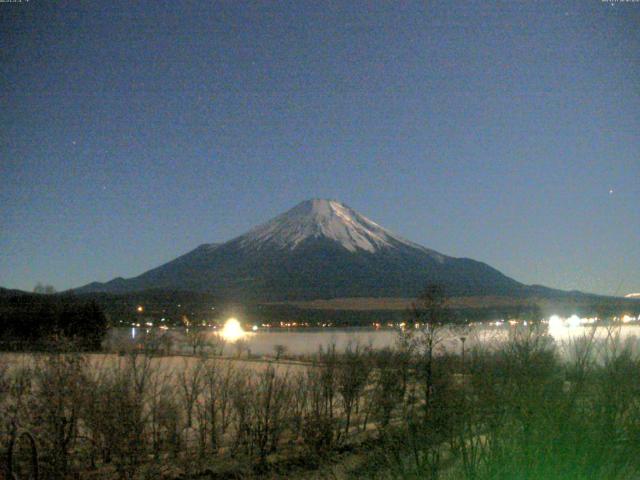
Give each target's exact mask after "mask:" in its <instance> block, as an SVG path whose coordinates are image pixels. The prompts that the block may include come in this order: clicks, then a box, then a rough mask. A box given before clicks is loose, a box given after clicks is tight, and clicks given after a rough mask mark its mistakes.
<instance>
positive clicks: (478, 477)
mask: <svg viewBox="0 0 640 480" xmlns="http://www.w3.org/2000/svg"><path fill="white" fill-rule="evenodd" d="M421 300H422V304H421V305H420V306H419V307H416V308H415V309H414V310H413V312H412V315H411V319H410V320H411V321H409V322H407V325H406V329H405V330H404V331H403V332H402V333H400V334H399V335H398V341H397V344H396V345H395V346H394V347H393V348H387V349H382V350H373V349H371V348H369V347H365V346H362V345H357V344H351V345H349V346H348V347H347V348H346V350H345V351H343V352H338V351H336V348H335V347H334V346H329V347H327V348H324V349H321V350H319V351H318V352H317V353H316V354H315V355H314V356H313V357H312V358H311V359H310V361H308V362H307V363H301V362H293V363H292V362H286V364H285V363H282V361H281V360H282V359H283V357H284V356H285V354H286V348H285V347H284V346H282V348H277V349H276V351H275V352H274V358H273V359H272V361H264V360H262V361H259V362H256V361H251V362H247V361H244V360H238V359H230V358H223V357H221V352H222V349H215V348H214V349H204V348H200V347H201V345H200V343H199V342H196V341H195V340H197V339H198V338H200V337H199V336H198V335H194V336H193V338H194V344H193V350H192V353H193V355H192V356H190V357H170V356H165V355H166V352H167V349H166V348H164V347H163V342H162V341H161V340H162V339H161V338H158V337H154V336H153V335H152V336H149V337H148V338H147V339H146V340H145V342H146V343H145V344H143V345H136V346H131V347H130V349H129V350H126V351H124V350H123V351H120V353H119V354H118V355H116V354H88V353H84V351H85V350H86V347H87V343H86V341H83V340H80V344H79V348H77V347H78V344H77V343H67V340H64V338H65V337H60V336H58V337H57V341H56V342H54V343H51V342H50V343H41V344H39V345H40V346H42V345H47V346H48V350H47V351H45V352H40V353H34V354H8V353H6V354H3V355H2V356H0V362H1V363H0V463H1V465H2V472H3V475H4V478H8V479H14V478H15V479H26V478H47V479H49V478H50V479H63V478H97V479H98V478H120V479H145V478H166V479H173V478H185V479H186V478H276V477H287V478H290V477H297V478H310V477H311V476H312V475H314V476H315V477H316V478H379V479H413V478H415V479H417V478H421V479H422V478H427V479H438V478H441V479H469V480H483V479H505V480H506V479H569V480H570V479H593V478H598V479H612V480H613V479H629V478H638V477H640V455H639V453H640V441H639V440H640V396H639V395H638V394H639V393H640V356H639V355H638V353H637V349H636V344H635V343H634V342H635V339H633V340H634V342H632V341H626V342H623V341H622V340H621V339H620V336H619V332H620V329H619V327H616V325H615V324H608V326H607V327H594V329H593V330H592V331H591V332H590V334H587V335H586V336H583V337H581V338H579V339H574V340H572V341H570V342H567V343H563V344H562V345H558V344H556V343H555V342H554V341H553V339H552V338H551V337H549V336H548V335H546V333H545V329H544V328H543V327H544V326H543V325H540V324H538V323H537V322H536V321H531V322H530V323H529V324H528V326H527V327H519V328H515V329H513V330H512V333H511V337H510V339H509V340H508V341H506V342H505V341H502V342H500V343H496V344H494V345H492V344H489V343H487V342H469V344H473V345H474V347H473V348H472V349H470V350H468V351H466V352H465V351H464V348H462V349H461V351H460V352H459V353H458V354H451V353H450V352H449V353H447V352H446V351H445V350H444V348H443V341H444V340H445V339H444V338H443V336H444V335H445V334H446V335H450V334H451V332H452V331H455V328H454V329H452V328H451V323H452V321H453V319H452V318H449V314H448V313H447V312H448V311H447V309H446V308H445V303H446V299H445V298H444V296H443V295H442V293H441V292H440V291H439V290H438V289H437V288H434V289H431V290H427V291H426V292H425V295H424V296H423V297H422V299H421ZM60 311H61V312H65V311H68V310H64V309H63V310H60ZM59 318H65V317H63V316H61V317H59ZM69 318H76V317H73V316H71V317H69ZM533 320H535V319H533ZM70 325H79V322H75V321H74V322H71V323H70ZM445 326H446V328H445ZM595 328H601V329H603V328H604V329H606V331H605V333H606V335H604V336H602V335H599V338H600V340H596V335H595V333H596V332H595ZM457 335H458V336H459V338H460V341H461V346H462V347H464V345H465V342H464V339H466V336H468V335H469V332H468V331H465V327H464V326H461V327H460V330H459V332H458V334H457ZM75 341H76V342H77V341H78V338H77V337H76V340H75ZM140 347H141V348H140ZM0 478H2V476H0Z"/></svg>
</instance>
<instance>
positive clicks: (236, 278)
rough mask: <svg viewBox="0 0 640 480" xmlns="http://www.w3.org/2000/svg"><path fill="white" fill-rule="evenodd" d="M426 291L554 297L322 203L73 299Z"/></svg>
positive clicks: (278, 296) (375, 294) (328, 202)
mask: <svg viewBox="0 0 640 480" xmlns="http://www.w3.org/2000/svg"><path fill="white" fill-rule="evenodd" d="M428 283H439V284H442V285H443V286H445V288H446V289H447V291H448V292H449V293H450V294H451V295H459V296H465V295H509V296H523V295H528V294H533V292H546V294H553V292H558V291H555V290H552V289H546V288H544V287H528V286H525V285H523V284H521V283H519V282H517V281H515V280H513V279H511V278H509V277H507V276H505V275H504V274H502V273H500V272H499V271H498V270H496V269H494V268H492V267H490V266H489V265H487V264H485V263H482V262H478V261H476V260H471V259H468V258H454V257H449V256H447V255H443V254H441V253H438V252H436V251H434V250H430V249H428V248H425V247H423V246H420V245H418V244H416V243H413V242H410V241H408V240H405V239H404V238H401V237H399V236H397V235H395V234H393V233H392V232H390V231H389V230H386V229H385V228H383V227H381V226H380V225H378V224H377V223H375V222H373V221H372V220H369V219H368V218H366V217H365V216H363V215H361V214H359V213H358V212H356V211H355V210H353V209H351V208H349V207H348V206H346V205H344V204H342V203H339V202H337V201H333V200H324V199H313V200H307V201H304V202H302V203H300V204H298V205H296V206H295V207H293V208H292V209H291V210H289V211H287V212H285V213H283V214H281V215H279V216H277V217H275V218H274V219H272V220H270V221H268V222H267V223H265V224H263V225H260V226H258V227H256V228H254V229H252V230H250V231H249V232H247V233H246V234H244V235H241V236H239V237H237V238H234V239H232V240H229V241H228V242H226V243H222V244H205V245H201V246H199V247H198V248H196V249H195V250H193V251H191V252H189V253H187V254H185V255H183V256H181V257H179V258H177V259H175V260H173V261H170V262H168V263H166V264H164V265H161V266H159V267H157V268H154V269H152V270H149V271H147V272H145V273H143V274H141V275H139V276H137V277H134V278H130V279H123V278H116V279H114V280H111V281H110V282H106V283H97V282H94V283H90V284H88V285H85V286H84V287H81V288H78V289H76V290H75V292H77V293H88V292H108V293H130V292H136V291H143V290H150V289H157V290H173V291H176V290H181V291H193V292H209V293H213V294H216V295H218V296H220V297H223V298H230V299H243V300H258V301H277V300H310V299H320V298H339V297H413V296H415V295H416V294H417V293H419V292H420V291H421V289H423V288H424V286H425V285H426V284H428Z"/></svg>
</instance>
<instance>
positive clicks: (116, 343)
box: [105, 317, 640, 356]
mask: <svg viewBox="0 0 640 480" xmlns="http://www.w3.org/2000/svg"><path fill="white" fill-rule="evenodd" d="M582 320H583V321H584V320H586V319H582ZM541 328H542V329H543V331H546V333H548V334H549V335H550V337H552V338H553V339H554V340H555V341H556V342H557V343H558V344H559V345H560V346H561V347H568V346H570V345H571V343H572V341H573V340H576V339H580V338H583V337H586V336H589V335H593V336H594V338H596V339H598V340H600V341H603V340H606V339H609V340H611V339H616V340H618V341H623V342H632V343H633V344H634V348H636V346H635V345H636V344H637V343H638V339H640V324H638V323H637V320H636V319H632V321H630V322H629V323H624V324H622V323H621V324H618V325H616V326H611V327H605V326H598V327H596V326H594V325H589V324H585V323H581V322H579V321H577V320H576V319H575V318H573V319H571V318H570V319H558V318H557V317H556V318H555V319H550V321H549V322H548V323H546V324H543V325H542V326H541ZM200 331H201V332H203V333H202V334H203V336H204V337H205V338H206V340H207V342H208V343H217V344H221V343H224V354H225V355H233V354H234V353H235V352H237V351H238V344H237V341H238V340H239V341H240V344H241V345H242V347H243V348H244V349H245V351H246V349H249V350H250V352H251V354H252V355H261V356H262V355H268V356H273V355H274V351H275V349H276V346H278V345H282V346H284V348H285V349H286V354H289V355H306V354H313V353H316V352H317V351H318V349H319V348H321V347H322V348H327V347H328V346H330V345H335V348H336V350H338V351H344V349H345V348H346V347H347V346H348V345H349V344H351V345H355V344H359V345H362V346H369V345H370V346H371V347H373V348H376V349H378V348H384V347H391V346H393V345H395V344H396V342H397V341H398V338H399V331H400V330H399V329H391V328H387V329H375V328H362V327H358V328H355V327H354V328H318V329H314V328H294V329H266V328H265V329H258V330H257V331H246V332H245V331H242V330H241V331H239V332H234V333H235V335H232V336H231V337H229V338H227V339H226V341H224V342H222V340H223V338H222V337H224V334H223V333H221V332H220V331H216V330H214V329H209V330H207V329H204V330H200ZM524 331H527V327H526V326H524V325H523V324H522V323H520V324H517V325H514V324H509V323H508V322H504V323H501V324H489V325H488V324H479V325H474V326H466V327H456V328H443V329H442V330H441V331H440V337H441V342H440V348H441V349H443V350H446V351H450V352H459V351H460V350H461V348H462V340H461V337H464V339H465V348H466V349H470V348H473V347H474V346H476V345H482V346H484V347H492V346H496V345H499V344H500V343H502V342H504V341H506V340H507V339H509V338H511V337H512V336H513V335H515V334H516V332H518V333H522V332H524ZM150 335H151V336H155V337H157V336H159V335H164V336H165V338H168V339H170V343H171V345H172V347H171V348H172V350H173V351H174V352H176V351H177V352H185V353H188V352H189V351H190V346H189V341H188V336H187V335H186V331H185V329H182V328H175V329H170V330H164V331H162V330H157V329H145V328H115V329H112V330H111V331H110V332H109V334H108V336H107V340H106V341H105V344H106V346H107V348H109V349H118V348H121V347H122V346H124V345H127V344H132V343H136V342H140V341H143V340H144V339H145V338H149V336H150Z"/></svg>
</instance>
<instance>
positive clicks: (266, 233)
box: [239, 199, 413, 252]
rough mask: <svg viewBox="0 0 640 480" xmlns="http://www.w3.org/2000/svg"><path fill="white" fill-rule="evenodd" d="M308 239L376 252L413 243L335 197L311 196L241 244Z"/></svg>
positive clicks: (245, 237)
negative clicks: (323, 240) (399, 244)
mask: <svg viewBox="0 0 640 480" xmlns="http://www.w3.org/2000/svg"><path fill="white" fill-rule="evenodd" d="M309 238H327V239H330V240H334V241H336V242H338V243H340V245H342V246H343V247H344V248H346V249H347V250H349V251H350V252H355V251H357V250H365V251H368V252H375V251H376V250H380V249H383V248H390V247H393V246H394V245H397V244H398V243H402V244H406V245H412V246H413V244H411V242H408V241H406V240H404V239H402V238H400V237H397V236H395V235H394V234H392V233H391V232H389V231H388V230H386V229H384V228H382V227H381V226H380V225H378V224H377V223H375V222H373V221H371V220H369V219H368V218H366V217H365V216H363V215H360V214H359V213H358V212H356V211H355V210H353V209H352V208H350V207H348V206H346V205H344V204H342V203H340V202H337V201H335V200H325V199H312V200H307V201H304V202H302V203H299V204H298V205H296V206H295V207H293V208H292V209H291V210H289V211H287V212H285V213H283V214H282V215H279V216H277V217H275V218H274V219H273V220H271V221H269V222H267V223H265V224H263V225H260V226H258V227H256V228H254V229H253V230H251V231H249V232H248V233H247V234H246V235H243V236H242V237H241V238H240V239H239V240H240V243H241V245H243V246H247V247H254V248H260V247H261V246H262V245H264V244H269V245H275V246H277V247H280V248H289V249H295V248H296V247H297V246H298V245H299V244H300V243H301V242H303V241H305V240H307V239H309Z"/></svg>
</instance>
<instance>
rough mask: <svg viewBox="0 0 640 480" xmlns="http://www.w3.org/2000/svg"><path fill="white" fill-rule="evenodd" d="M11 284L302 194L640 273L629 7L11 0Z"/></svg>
mask: <svg viewBox="0 0 640 480" xmlns="http://www.w3.org/2000/svg"><path fill="white" fill-rule="evenodd" d="M0 32H2V33H0V39H1V42H2V49H1V53H0V65H1V76H0V122H1V123H0V125H1V126H2V130H1V133H0V285H1V286H4V287H11V288H22V289H27V290H31V289H32V288H33V286H34V284H35V283H36V282H38V281H40V282H44V283H50V284H52V285H54V286H55V287H56V288H58V289H60V290H61V289H66V288H70V287H74V286H79V285H82V284H85V283H88V282H90V281H93V280H99V281H105V280H109V279H111V278H113V277H116V276H124V277H128V276H133V275H137V274H139V273H141V272H142V271H144V270H147V269H149V268H151V267H155V266H157V265H159V264H161V263H164V262H166V261H168V260H170V259H173V258H174V257H176V256H178V255H180V254H182V253H185V252H187V251H189V250H191V249H193V248H194V247H196V246H197V245H199V244H201V243H205V242H219V241H224V240H228V239H230V238H232V237H234V236H236V235H239V234H241V233H243V232H244V231H245V230H247V229H248V228H250V227H252V226H254V225H255V224H257V223H261V222H263V221H266V220H268V219H269V218H271V217H272V216H274V215H276V214H278V213H281V212H282V211H284V210H286V209H288V208H290V207H292V206H293V205H294V204H296V203H298V202H299V201H301V200H304V199H307V198H311V197H329V198H334V199H337V200H340V201H342V202H344V203H346V204H348V205H350V206H351V207H353V208H355V209H356V210H358V211H360V212H361V213H363V214H364V215H366V216H368V217H370V218H371V219H373V220H374V221H376V222H378V223H379V224H381V225H383V226H385V227H387V228H389V229H390V230H392V231H394V232H396V233H398V234H400V235H402V236H404V237H406V238H409V239H411V240H413V241H415V242H418V243H420V244H423V245H425V246H427V247H430V248H433V249H436V250H439V251H441V252H443V253H446V254H449V255H454V256H464V257H471V258H474V259H477V260H482V261H484V262H487V263H489V264H490V265H492V266H494V267H496V268H498V269H500V270H501V271H503V272H504V273H506V274H507V275H509V276H512V277H514V278H516V279H517V280H519V281H523V282H525V283H540V284H545V285H548V286H551V287H559V288H564V289H581V290H585V291H591V292H597V293H611V294H625V293H629V292H633V291H635V292H640V270H639V266H640V206H639V205H640V204H639V201H638V200H639V197H640V3H614V4H612V3H607V2H602V1H601V0H579V1H575V2H564V1H551V2H533V1H532V2H521V1H504V2H501V1H498V2H487V1H484V0H483V1H476V2H449V1H446V2H356V1H351V0H349V1H344V2H316V1H294V2H251V3H249V2H239V1H227V2H203V1H198V2H195V1H193V2H180V1H172V2H162V1H157V0H153V1H143V2H137V1H136V2H134V1H126V2H121V1H117V0H115V1H114V0H110V1H100V2H62V1H61V2H51V1H44V0H31V1H29V2H26V3H0Z"/></svg>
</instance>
